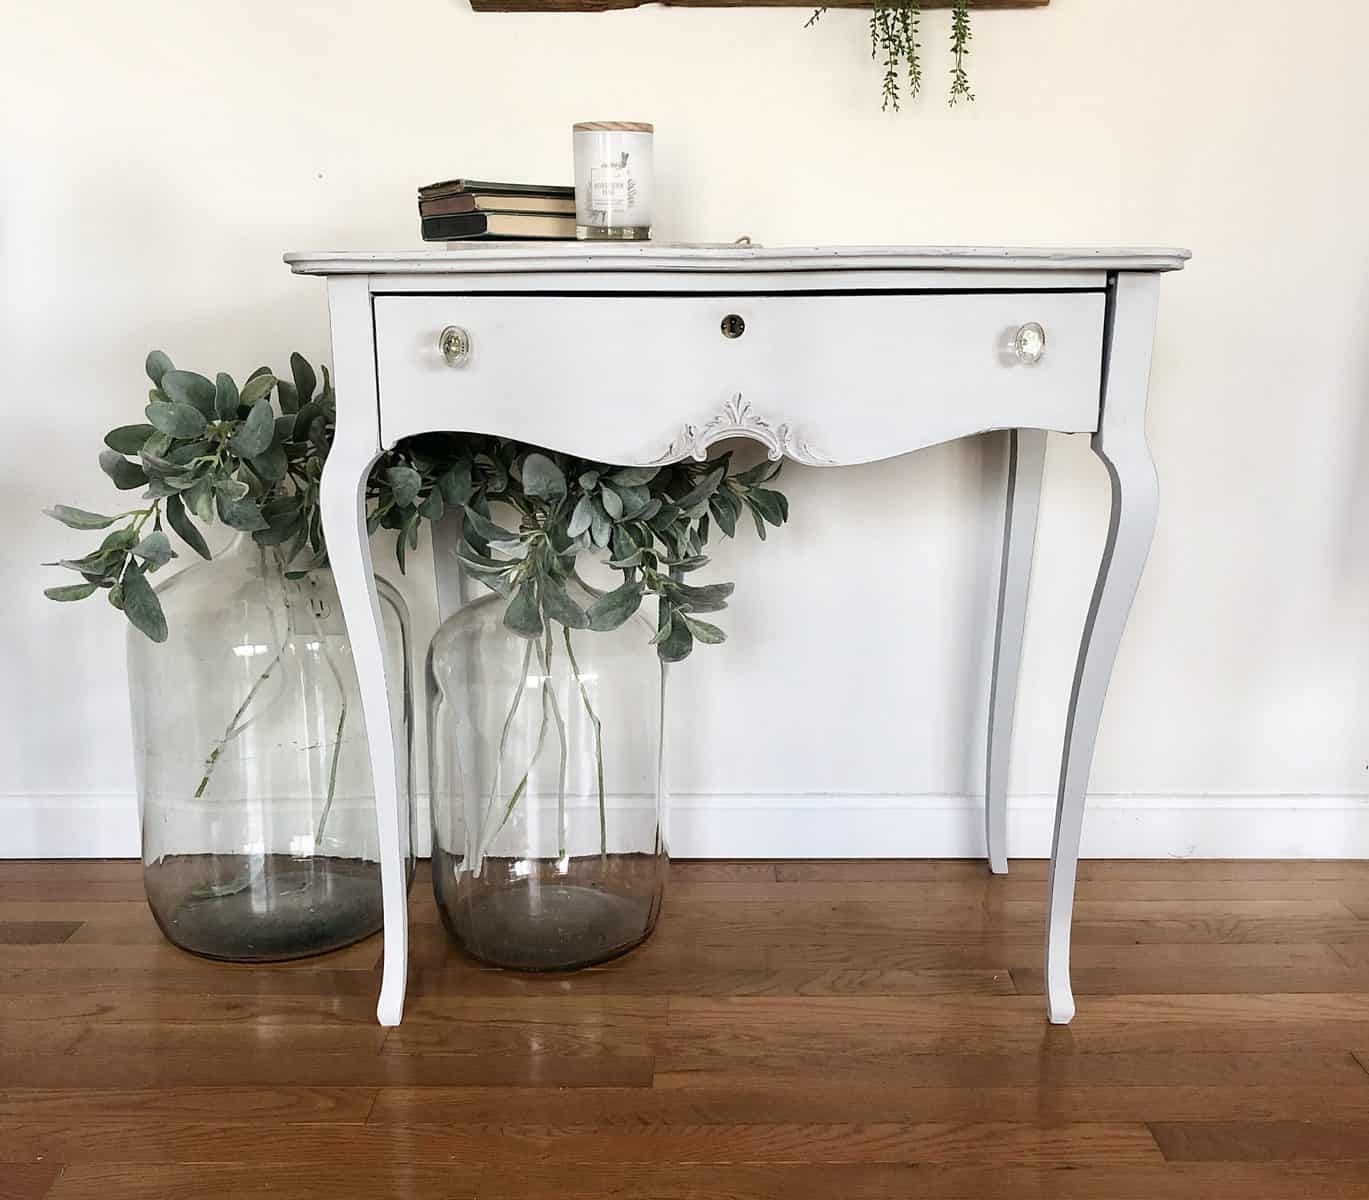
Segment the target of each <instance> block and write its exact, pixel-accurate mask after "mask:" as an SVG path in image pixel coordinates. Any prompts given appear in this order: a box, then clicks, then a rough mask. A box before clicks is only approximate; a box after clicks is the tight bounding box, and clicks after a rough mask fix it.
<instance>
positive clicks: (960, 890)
mask: <svg viewBox="0 0 1369 1200" xmlns="http://www.w3.org/2000/svg"><path fill="white" fill-rule="evenodd" d="M1075 898H1076V900H1078V901H1100V900H1103V901H1107V900H1110V901H1114V902H1116V901H1123V900H1137V901H1158V900H1164V901H1171V902H1173V901H1179V900H1200V901H1217V902H1222V901H1226V900H1336V901H1340V902H1342V903H1350V902H1352V901H1353V905H1352V907H1355V906H1358V907H1360V908H1363V907H1364V906H1369V880H1359V881H1355V880H1345V881H1334V880H1320V879H1248V880H1244V879H1235V880H1233V879H1210V880H1203V879H1184V880H1177V879H1164V880H1128V879H1086V880H1082V881H1080V883H1079V884H1078V886H1077V887H1076V889H1075ZM890 899H898V900H919V901H925V902H928V903H937V902H940V903H947V902H952V901H954V902H958V903H967V904H980V903H985V902H989V901H991V900H992V901H997V900H1014V901H1035V902H1037V903H1041V904H1044V903H1045V900H1046V881H1045V879H1044V878H1042V879H1035V878H1021V877H1018V876H1016V875H987V874H985V875H982V876H981V877H979V878H967V879H949V880H947V879H927V880H921V879H905V880H897V881H889V880H835V879H812V880H798V881H790V882H785V883H779V884H777V883H774V882H747V881H736V882H733V881H728V880H720V881H716V882H713V881H703V882H696V881H694V880H689V881H684V882H680V881H677V880H675V879H673V878H672V879H671V881H670V886H669V888H668V889H667V892H666V903H667V904H668V905H669V906H670V907H671V908H674V907H676V906H678V905H681V904H691V903H694V902H696V901H700V900H717V901H728V902H731V903H734V904H740V903H747V902H751V901H756V900H783V901H785V902H793V901H795V900H805V901H810V902H811V901H818V900H829V901H831V900H870V901H876V902H880V901H886V900H890ZM1360 915H1361V916H1362V915H1363V913H1362V912H1360Z"/></svg>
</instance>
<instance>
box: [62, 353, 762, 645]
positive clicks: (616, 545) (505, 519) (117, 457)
mask: <svg viewBox="0 0 1369 1200" xmlns="http://www.w3.org/2000/svg"><path fill="white" fill-rule="evenodd" d="M290 372H291V377H292V378H291V379H290V380H285V379H281V378H278V377H277V376H276V375H274V374H273V373H272V372H271V371H270V370H269V369H268V368H265V367H261V368H258V369H257V370H256V371H254V372H253V373H252V374H251V375H250V376H248V378H247V380H246V381H245V382H244V384H243V385H242V387H241V388H239V387H238V385H237V384H236V383H235V382H234V380H233V378H232V377H231V376H229V375H226V374H224V373H222V372H220V373H219V374H217V375H216V376H215V377H214V379H213V381H212V382H211V381H210V379H209V378H208V377H207V376H204V375H198V374H196V373H194V372H193V371H181V370H177V369H176V367H175V366H174V365H173V364H172V362H171V359H170V358H168V357H167V355H165V354H164V353H162V352H161V351H159V350H154V351H153V352H152V353H151V354H149V355H148V357H147V375H148V378H149V379H150V380H151V381H152V383H153V385H154V386H153V388H152V392H151V395H150V399H149V403H148V405H147V409H146V412H147V419H148V423H147V424H141V425H122V426H119V427H118V428H117V429H113V430H111V431H110V432H109V433H108V434H106V436H105V439H104V444H105V447H106V448H105V449H104V450H102V451H101V452H100V466H101V468H102V469H103V470H104V472H105V474H106V475H108V476H109V477H110V479H111V480H112V481H113V483H114V485H115V487H116V488H119V489H121V490H132V489H135V488H139V487H141V488H144V489H145V490H144V491H143V493H142V498H143V500H144V501H146V502H147V503H146V506H145V507H142V508H137V509H133V510H131V511H126V512H122V513H118V514H116V515H114V516H105V515H103V514H101V513H92V512H87V511H85V510H83V509H78V508H72V507H69V506H67V505H58V506H56V507H55V508H52V509H49V510H48V513H49V515H50V516H52V517H54V518H55V519H56V520H58V521H60V522H62V523H63V524H64V525H67V526H68V527H70V528H73V529H81V530H110V532H109V533H107V534H106V536H105V538H104V540H103V541H102V542H101V543H100V545H99V546H97V547H96V549H95V550H93V551H92V552H90V553H89V554H87V555H85V556H84V557H82V558H77V559H63V560H60V561H59V562H57V563H54V564H49V565H54V566H61V567H64V568H66V569H68V570H71V571H75V572H77V573H78V574H79V575H80V576H81V577H82V579H83V580H84V582H82V583H77V584H72V585H67V586H61V587H52V588H48V589H47V592H46V594H47V595H48V596H49V597H50V598H51V599H53V600H59V601H72V600H79V599H84V598H86V597H87V596H91V595H94V594H95V593H96V592H99V591H103V592H105V593H106V595H107V597H108V598H109V600H110V603H111V604H113V605H114V607H116V608H120V609H122V611H123V613H124V615H125V616H126V617H127V618H128V620H129V621H130V622H131V623H132V624H133V625H134V626H135V627H136V628H137V629H139V630H141V631H142V632H143V633H145V634H146V635H147V636H148V637H150V638H152V639H153V640H154V641H163V640H165V639H166V637H167V633H168V630H167V627H166V620H165V616H164V614H163V613H162V609H161V604H160V602H159V601H158V599H157V595H156V592H155V591H154V590H153V588H152V585H151V583H150V582H149V580H148V576H150V575H152V574H155V573H156V572H157V571H158V570H159V569H161V568H162V567H164V566H165V565H166V564H167V563H168V562H170V560H171V559H172V558H174V557H175V556H176V552H175V550H174V548H173V546H172V542H171V539H170V537H169V536H168V535H167V533H166V532H165V530H164V529H163V518H165V523H166V525H167V526H169V527H170V530H171V532H172V533H174V534H176V536H177V537H178V538H179V539H180V540H181V541H182V542H184V543H185V544H186V545H187V546H189V547H190V549H191V550H192V551H194V552H195V553H196V554H198V555H199V556H200V557H201V558H206V559H207V558H209V557H210V551H209V546H208V543H207V542H206V540H205V538H204V535H203V533H202V532H201V529H200V526H208V525H212V524H213V523H214V522H215V521H216V520H217V521H219V522H221V523H222V524H224V525H226V526H228V527H229V528H232V529H237V530H241V531H243V532H247V533H250V534H251V535H252V537H253V539H254V540H255V541H256V542H257V543H258V544H259V545H262V546H270V547H274V548H275V551H276V553H277V554H279V556H280V558H281V561H282V562H283V563H284V565H285V570H286V574H287V576H289V577H292V578H298V577H300V576H302V575H304V574H307V573H308V572H309V571H311V570H315V569H317V568H319V567H322V566H325V565H326V564H327V561H328V556H327V548H326V546H325V544H324V540H323V526H322V521H321V518H320V514H319V482H320V480H321V478H322V474H323V464H324V462H325V460H326V459H327V456H328V451H329V449H330V448H331V446H332V442H333V430H334V425H335V421H336V411H337V409H336V400H335V397H334V394H333V385H332V382H331V380H330V379H329V377H328V370H327V368H326V367H324V368H322V369H321V372H320V373H321V376H322V383H321V384H320V382H319V375H318V374H316V373H315V371H314V368H313V367H312V366H310V364H309V363H308V362H306V361H305V360H304V359H303V358H302V357H301V356H300V355H298V354H293V355H291V358H290ZM273 395H274V398H275V403H274V404H273V402H272V398H273ZM135 459H136V461H134V460H135ZM779 469H780V465H779V464H778V463H772V462H768V461H767V462H762V463H760V464H759V465H758V466H755V467H752V468H750V469H749V470H745V471H741V472H733V471H732V466H731V456H730V455H727V454H724V455H722V456H721V457H719V458H717V459H714V460H711V461H709V462H706V463H696V462H683V463H673V464H670V465H669V466H660V467H621V466H612V465H607V464H604V463H597V462H591V461H589V460H586V459H579V458H574V457H571V456H568V455H562V454H555V453H552V452H549V451H545V450H541V449H537V448H534V447H529V446H524V445H521V444H520V443H517V442H513V441H509V440H507V439H504V438H497V437H487V436H483V435H472V434H426V435H424V436H422V437H417V438H411V439H409V440H408V441H407V442H405V443H403V444H401V445H400V446H398V447H396V448H395V449H394V450H392V451H390V452H388V453H386V454H384V455H382V457H381V458H380V460H379V461H378V462H377V463H376V465H375V467H374V469H373V470H372V472H371V476H370V479H369V480H368V483H367V512H368V516H367V524H368V528H369V530H370V531H371V532H372V533H374V532H375V531H377V530H379V529H386V530H389V531H391V532H393V533H394V534H395V549H396V553H397V556H398V558H399V563H400V567H401V569H403V567H404V565H405V557H406V554H407V552H408V551H409V550H412V549H413V548H415V547H416V546H417V545H418V537H419V530H420V528H421V526H422V524H423V522H424V521H437V520H441V519H442V518H443V517H444V516H445V515H446V514H447V513H448V511H449V510H455V511H457V512H458V513H459V514H460V520H461V527H462V534H461V542H460V546H459V555H460V559H461V562H462V564H463V566H464V567H465V569H466V570H467V571H468V572H470V574H471V575H472V576H474V577H475V578H477V579H479V580H480V581H481V582H483V583H484V584H485V585H486V586H488V587H489V588H491V589H492V590H494V591H495V592H497V593H499V594H500V595H501V596H503V597H505V598H506V600H507V606H506V609H505V614H504V623H505V625H506V626H507V627H508V628H509V629H510V630H511V631H513V632H514V633H516V634H518V635H519V636H520V637H526V638H539V637H542V636H543V634H544V632H547V631H548V629H549V626H551V625H552V624H558V625H561V626H563V627H564V630H566V631H569V630H579V629H590V630H609V629H616V628H618V627H619V626H620V625H622V624H623V623H624V622H626V621H627V620H628V618H629V617H631V616H632V615H633V614H634V613H635V612H637V610H638V609H639V608H640V607H641V604H642V601H643V599H645V598H646V597H647V596H648V595H651V596H655V597H656V599H657V600H658V601H659V604H658V613H659V615H658V626H657V635H656V637H655V639H654V644H655V645H656V648H657V653H658V654H659V655H660V657H661V658H662V659H664V660H665V661H667V662H674V661H678V660H679V659H681V658H684V657H686V656H687V655H688V654H689V653H690V651H691V650H692V648H693V645H694V643H695V642H701V643H704V644H706V645H712V644H715V643H717V642H721V641H722V640H723V638H724V637H725V635H724V633H723V631H722V630H721V629H719V628H718V627H717V626H716V625H713V624H710V623H709V622H707V621H703V620H700V619H699V618H698V616H697V615H696V614H699V613H713V612H718V611H720V610H722V609H723V608H725V607H726V605H727V599H728V597H729V596H730V595H731V593H732V584H730V583H723V584H711V585H706V586H696V585H692V584H688V583H686V582H685V581H684V577H685V576H686V575H688V574H690V573H691V572H694V571H697V570H699V569H700V568H702V567H705V566H707V565H708V561H709V560H708V558H707V556H706V555H705V554H704V549H705V547H706V546H707V544H708V541H709V538H710V536H711V535H712V533H713V531H714V530H717V531H719V532H721V533H722V534H723V535H724V536H726V537H732V536H733V535H734V534H735V532H736V526H737V519H738V518H739V517H740V516H741V515H742V514H743V513H745V512H749V513H750V514H751V517H752V520H753V522H754V525H755V528H756V532H757V533H758V534H759V536H760V537H761V538H764V537H765V535H766V529H767V527H778V526H780V525H783V524H784V523H785V521H787V520H788V518H789V502H788V500H787V499H786V497H785V496H784V495H783V494H782V493H780V492H777V491H775V490H774V489H773V488H770V487H767V486H766V485H767V484H769V483H771V482H772V481H773V480H774V479H775V477H776V476H777V475H778V473H779ZM504 513H507V516H505V515H503V514H504ZM582 553H591V554H595V555H597V556H599V557H607V559H608V562H609V565H610V566H611V567H612V568H613V569H614V570H616V571H619V572H621V574H622V580H623V581H622V584H621V585H620V586H619V587H617V588H615V589H614V590H612V591H609V592H607V593H606V594H604V595H602V596H599V597H598V598H597V599H596V600H595V601H594V602H593V603H592V604H591V605H590V606H589V608H588V609H583V608H581V607H580V606H579V605H578V604H577V603H576V602H575V601H574V600H572V599H571V596H570V594H569V592H568V591H567V588H566V583H567V581H568V580H569V579H570V578H571V577H572V575H573V574H574V573H575V565H576V558H577V556H578V555H580V554H582Z"/></svg>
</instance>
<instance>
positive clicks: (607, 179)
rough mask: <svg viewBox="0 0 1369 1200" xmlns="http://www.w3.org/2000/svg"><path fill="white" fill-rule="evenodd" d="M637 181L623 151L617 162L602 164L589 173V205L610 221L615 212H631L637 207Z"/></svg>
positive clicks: (591, 169)
mask: <svg viewBox="0 0 1369 1200" xmlns="http://www.w3.org/2000/svg"><path fill="white" fill-rule="evenodd" d="M637 196H638V190H637V180H636V179H635V178H634V177H633V175H632V172H631V171H630V170H629V169H628V154H627V151H623V153H621V154H620V155H618V160H617V161H616V162H606V163H600V164H599V165H598V166H597V167H591V168H590V172H589V203H590V207H591V208H592V209H594V210H595V212H596V213H603V214H604V215H605V217H606V218H608V219H609V220H611V219H612V216H613V214H614V213H615V212H631V211H632V209H633V208H635V207H636V205H637Z"/></svg>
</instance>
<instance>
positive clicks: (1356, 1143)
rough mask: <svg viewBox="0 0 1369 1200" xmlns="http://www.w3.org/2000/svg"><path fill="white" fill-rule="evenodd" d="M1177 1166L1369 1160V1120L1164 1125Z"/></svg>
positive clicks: (1156, 1127)
mask: <svg viewBox="0 0 1369 1200" xmlns="http://www.w3.org/2000/svg"><path fill="white" fill-rule="evenodd" d="M1151 1128H1152V1130H1153V1131H1154V1133H1155V1140H1156V1142H1157V1143H1158V1144H1159V1146H1160V1149H1161V1151H1162V1152H1163V1153H1164V1156H1165V1158H1166V1159H1167V1160H1169V1161H1171V1162H1296V1161H1309V1160H1310V1161H1318V1162H1334V1161H1347V1160H1348V1161H1360V1162H1364V1161H1369V1121H1320V1120H1315V1119H1313V1120H1287V1121H1173V1122H1170V1121H1159V1122H1155V1123H1154V1124H1153V1125H1152V1126H1151Z"/></svg>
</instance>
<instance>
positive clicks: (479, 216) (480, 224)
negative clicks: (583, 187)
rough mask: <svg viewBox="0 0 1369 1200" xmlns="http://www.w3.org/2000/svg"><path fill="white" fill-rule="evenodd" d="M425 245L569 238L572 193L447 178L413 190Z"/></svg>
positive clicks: (572, 229)
mask: <svg viewBox="0 0 1369 1200" xmlns="http://www.w3.org/2000/svg"><path fill="white" fill-rule="evenodd" d="M418 218H419V223H420V225H421V227H422V231H423V240H424V241H425V242H452V241H465V240H467V239H469V238H480V239H492V240H508V239H517V240H520V241H521V240H525V239H530V238H535V239H539V240H544V239H553V240H560V239H570V240H574V238H575V189H574V188H571V187H542V186H538V185H537V184H531V183H487V182H484V181H482V180H478V179H447V180H443V181H442V182H441V183H430V184H428V185H427V187H421V188H419V189H418Z"/></svg>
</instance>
